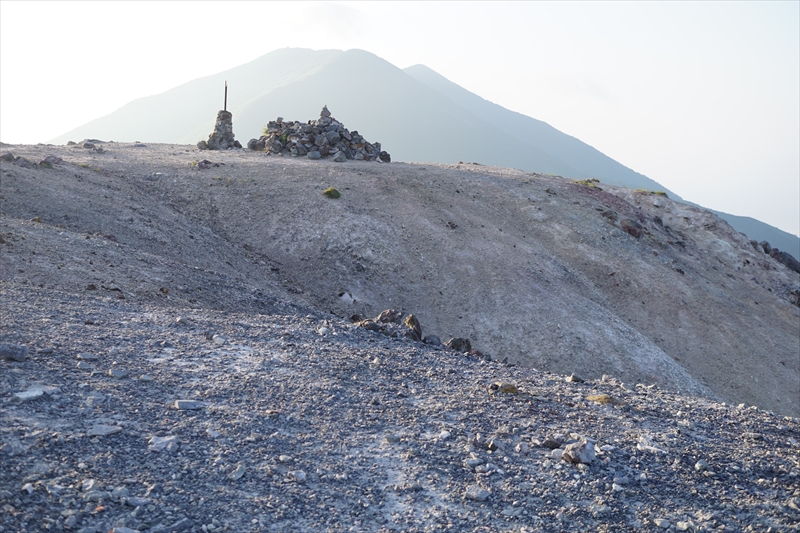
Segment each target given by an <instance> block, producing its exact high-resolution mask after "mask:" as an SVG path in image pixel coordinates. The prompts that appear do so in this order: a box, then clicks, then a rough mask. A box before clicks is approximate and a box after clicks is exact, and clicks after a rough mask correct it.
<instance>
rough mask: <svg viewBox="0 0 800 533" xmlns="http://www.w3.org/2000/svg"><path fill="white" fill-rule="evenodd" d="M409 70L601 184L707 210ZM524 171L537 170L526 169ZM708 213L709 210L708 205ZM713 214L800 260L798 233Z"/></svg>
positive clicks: (423, 70)
mask: <svg viewBox="0 0 800 533" xmlns="http://www.w3.org/2000/svg"><path fill="white" fill-rule="evenodd" d="M404 71H405V72H406V73H407V74H409V75H410V76H412V77H413V78H414V79H416V80H418V81H420V82H421V83H424V84H425V85H427V86H428V87H430V88H432V89H434V90H436V91H438V92H440V93H441V94H443V95H445V96H447V98H448V99H450V101H452V102H453V103H455V104H457V105H459V106H460V107H461V108H463V109H464V110H466V111H469V112H470V113H473V114H474V115H476V116H478V117H480V118H482V119H483V120H486V121H487V122H489V123H490V124H492V125H494V126H496V127H498V128H500V129H503V130H505V131H507V132H508V133H509V134H510V135H514V136H516V137H517V138H521V139H526V140H527V141H528V142H529V143H531V144H532V145H534V146H536V147H538V148H540V149H542V150H544V151H545V152H546V153H548V154H550V155H551V156H554V157H555V158H557V159H560V160H563V161H569V164H570V165H571V166H572V167H573V168H574V169H575V171H576V172H577V173H581V174H587V175H590V176H593V177H596V178H598V179H600V180H601V181H604V182H606V183H610V184H612V185H616V186H618V187H627V188H629V189H647V190H661V191H664V192H668V193H669V195H670V197H672V198H674V199H676V200H679V201H682V202H684V203H688V204H690V205H694V206H696V207H703V206H700V205H698V204H695V203H693V202H688V201H686V200H684V199H682V198H681V197H680V196H678V195H677V194H675V193H674V192H672V191H669V190H668V189H667V188H666V187H664V186H663V185H660V184H659V183H658V182H656V181H654V180H652V179H650V178H648V177H647V176H644V175H642V174H639V173H638V172H634V171H633V170H631V169H629V168H627V167H625V166H623V165H621V164H619V163H618V162H616V161H614V160H613V159H611V158H610V157H608V156H607V155H605V154H603V153H602V152H600V151H598V150H596V149H594V148H592V147H591V146H589V145H587V144H585V143H583V142H581V141H580V140H578V139H576V138H575V137H572V136H570V135H567V134H565V133H562V132H560V131H558V130H557V129H555V128H554V127H552V126H550V125H549V124H547V123H546V122H542V121H541V120H536V119H535V118H531V117H528V116H525V115H523V114H521V113H516V112H514V111H509V110H508V109H506V108H504V107H502V106H499V105H497V104H493V103H492V102H489V101H488V100H485V99H483V98H481V97H480V96H478V95H476V94H474V93H471V92H469V91H467V90H466V89H464V88H463V87H461V86H459V85H456V84H455V83H453V82H451V81H450V80H448V79H447V78H445V77H444V76H442V75H440V74H438V73H437V72H435V71H433V70H431V69H430V68H428V67H426V66H425V65H414V66H412V67H408V68H406V69H404ZM520 168H522V169H524V170H532V169H531V168H529V167H525V166H523V167H520ZM563 175H564V176H568V177H575V176H576V175H577V174H576V173H570V172H568V171H567V172H565V173H563ZM704 209H708V208H705V207H704ZM708 210H709V211H711V212H712V213H714V214H715V215H717V216H718V217H720V218H722V219H723V220H725V221H726V222H728V224H730V225H731V226H732V227H733V228H734V229H736V231H739V232H740V233H744V234H745V235H747V236H749V237H750V238H751V239H755V240H757V241H759V242H761V241H768V242H769V243H770V244H771V245H772V246H773V247H777V248H779V249H781V250H785V251H787V252H789V253H791V254H792V255H793V256H795V257H800V238H799V237H797V236H796V235H792V234H791V233H788V232H785V231H783V230H780V229H778V228H776V227H774V226H770V225H769V224H766V223H764V222H761V221H760V220H756V219H754V218H751V217H743V216H738V215H731V214H729V213H724V212H721V211H715V210H713V209H708Z"/></svg>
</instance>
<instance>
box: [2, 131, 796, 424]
mask: <svg viewBox="0 0 800 533" xmlns="http://www.w3.org/2000/svg"><path fill="white" fill-rule="evenodd" d="M102 147H103V149H104V151H102V152H99V151H97V150H87V149H83V148H77V147H52V146H34V147H29V146H25V147H22V146H20V147H13V146H12V147H6V148H5V149H4V151H5V150H6V149H7V150H10V151H12V152H13V153H14V154H15V155H16V156H23V157H26V158H27V159H29V160H30V161H32V162H34V163H36V162H38V161H39V160H40V159H42V158H43V157H44V156H46V155H56V156H59V157H61V158H63V160H64V163H63V164H58V165H54V168H52V169H47V168H42V167H38V166H36V167H34V168H23V167H20V166H17V165H14V164H12V163H10V162H3V163H2V165H3V166H2V173H3V174H2V180H3V196H4V197H3V200H2V202H3V211H2V216H3V225H4V233H3V239H4V243H3V244H2V245H1V246H3V256H4V261H3V265H2V271H0V273H1V274H0V275H2V278H3V280H4V282H6V283H17V284H20V283H27V284H29V285H33V286H38V285H41V286H43V287H45V288H48V287H52V288H57V289H60V290H66V291H69V292H73V293H77V292H81V291H84V292H85V290H86V288H87V287H90V286H94V287H96V288H97V290H99V291H104V292H105V293H108V294H111V295H122V296H124V298H125V299H126V301H128V302H136V301H148V302H155V301H158V302H161V303H162V304H168V305H178V306H181V305H183V306H194V307H200V308H202V307H206V308H209V307H210V308H215V309H228V310H237V311H240V310H252V311H257V312H259V311H260V312H264V311H269V310H270V309H271V306H272V305H273V301H274V300H275V298H276V297H278V298H282V297H285V298H290V299H292V300H294V301H297V302H302V303H303V304H306V305H309V306H311V307H313V308H316V309H319V310H321V311H324V312H332V313H334V314H335V315H338V316H340V317H348V316H350V315H353V314H356V313H358V314H361V315H363V316H375V315H377V314H378V313H379V312H380V311H381V310H383V309H386V308H390V307H393V308H397V309H401V310H403V311H406V312H413V313H414V314H415V316H416V317H417V318H418V319H419V320H420V322H421V323H422V325H423V334H436V335H438V336H439V337H441V338H442V339H443V340H444V339H446V338H448V337H451V336H461V337H469V338H470V339H471V340H472V343H473V347H475V348H477V349H479V350H481V351H482V352H485V353H488V354H490V355H491V356H492V358H494V359H496V360H504V359H507V360H508V361H509V362H512V363H517V364H519V365H521V366H525V367H535V368H539V369H546V370H549V371H552V372H558V373H562V374H569V373H573V372H575V373H578V374H580V375H582V376H583V377H585V378H590V379H591V378H600V377H601V376H603V375H609V376H612V377H614V378H616V379H619V380H621V381H622V382H624V383H627V384H630V385H631V386H632V385H633V384H636V383H643V384H657V385H658V386H659V387H664V388H668V389H671V390H673V391H676V392H681V393H689V394H695V395H705V396H708V397H715V398H718V399H721V400H725V401H729V402H733V403H736V404H738V403H746V404H748V405H757V406H759V407H761V408H765V409H770V410H773V411H775V412H778V413H783V414H790V415H793V416H797V415H798V414H800V406H799V405H798V400H797V398H798V394H799V391H800V385H798V382H799V381H800V379H798V375H800V357H798V353H800V346H799V345H800V340H798V335H797V331H798V328H799V327H800V308H798V305H797V294H798V292H797V290H798V288H799V287H800V275H798V274H797V273H795V272H792V271H790V270H788V269H787V268H786V267H784V266H783V265H782V264H780V263H778V262H777V261H775V260H774V259H772V258H770V257H769V256H768V255H766V254H765V253H764V252H763V250H761V249H760V247H757V246H753V245H752V244H751V243H749V242H748V240H747V238H746V237H745V236H743V235H741V234H739V233H736V232H735V231H733V230H732V229H731V228H730V227H729V226H728V225H727V224H726V223H725V222H724V221H722V220H721V219H719V218H717V217H715V216H714V215H712V214H710V213H708V212H706V211H703V210H701V209H697V208H694V207H690V206H686V205H684V204H679V203H676V202H673V201H672V200H670V199H669V198H666V197H664V196H662V195H658V194H653V193H652V192H633V191H629V190H626V189H619V188H615V187H612V186H607V185H605V184H603V183H594V182H583V183H577V182H574V181H572V180H567V179H563V178H559V177H555V176H547V175H540V174H531V173H524V172H521V171H515V170H510V169H501V168H490V167H485V166H481V165H477V164H458V165H432V164H405V163H391V164H378V163H365V162H356V161H348V162H345V163H334V162H330V161H309V160H306V159H300V158H290V157H278V156H269V155H267V154H264V153H256V152H249V151H227V152H203V153H200V152H198V151H197V150H195V149H193V148H191V147H186V146H178V145H153V144H151V145H148V146H141V145H139V146H134V145H131V144H121V143H105V144H103V145H102ZM202 157H210V158H212V159H213V161H212V163H213V165H211V166H210V167H209V168H200V167H201V166H205V165H200V166H197V165H196V164H195V163H196V162H197V159H198V158H202ZM215 165H218V166H215ZM328 187H336V188H337V189H338V190H339V191H340V192H341V193H342V194H341V197H340V198H338V199H330V198H327V197H325V196H323V194H322V191H323V190H325V189H327V188H328ZM32 220H38V221H41V222H38V221H37V222H32ZM634 235H638V236H634ZM109 236H111V238H109ZM98 253H99V254H100V255H99V256H98V255H97V254H98ZM792 291H795V292H794V293H793V292H792Z"/></svg>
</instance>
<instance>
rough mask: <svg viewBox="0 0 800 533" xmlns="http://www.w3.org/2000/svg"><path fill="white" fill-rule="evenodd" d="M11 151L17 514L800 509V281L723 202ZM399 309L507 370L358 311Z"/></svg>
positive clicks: (211, 522) (176, 525)
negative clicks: (715, 214)
mask: <svg viewBox="0 0 800 533" xmlns="http://www.w3.org/2000/svg"><path fill="white" fill-rule="evenodd" d="M98 147H99V148H101V149H102V150H97V149H96V148H98ZM3 150H4V151H5V150H9V151H12V152H14V154H15V155H16V156H17V157H20V156H22V157H25V158H26V159H27V160H28V161H30V162H32V164H31V165H30V168H26V167H25V165H24V164H22V166H20V164H14V163H12V162H10V161H8V162H5V161H4V162H2V163H0V171H1V172H2V176H1V178H2V190H1V191H0V196H2V197H1V198H0V202H2V203H1V204H0V205H2V212H0V217H2V218H1V219H0V220H2V227H1V228H0V230H1V232H0V237H1V238H2V240H0V251H1V252H2V261H0V298H2V304H3V305H2V309H0V313H1V314H2V316H1V317H0V318H1V319H0V344H2V346H0V354H1V355H0V359H2V360H0V369H1V370H2V371H0V419H1V420H2V421H0V506H2V508H3V513H2V514H0V531H9V532H11V531H14V532H16V531H44V530H71V531H85V532H101V531H108V530H116V531H117V533H124V532H126V531H127V532H130V531H196V532H199V531H204V532H207V531H342V530H351V531H429V530H430V531H432V530H444V531H581V530H588V531H659V530H661V529H664V530H670V529H671V530H678V531H722V530H724V531H794V530H798V529H799V528H798V524H800V481H799V480H798V474H800V462H799V461H798V455H799V454H798V451H800V444H799V443H798V441H800V427H799V426H798V420H797V418H794V417H793V416H796V412H800V406H797V405H796V402H797V399H796V398H797V390H798V385H797V381H798V377H797V375H798V364H799V363H800V362H798V359H800V355H799V354H800V350H796V349H795V348H797V344H800V340H798V339H797V336H796V331H797V329H796V326H797V324H798V323H800V322H798V320H799V319H798V317H800V311H798V309H799V308H798V307H797V304H796V300H795V299H794V296H793V292H792V291H794V290H795V288H796V286H797V279H798V278H797V277H796V276H797V275H796V273H794V272H791V271H789V270H788V269H786V268H785V267H784V266H783V265H781V264H779V263H777V262H776V261H774V260H773V258H770V257H769V256H768V255H766V254H764V253H763V250H761V251H759V250H758V249H757V248H755V247H753V246H752V245H750V244H749V243H748V242H747V239H746V238H745V237H744V236H741V235H739V234H735V232H732V230H730V228H728V227H726V226H725V225H724V223H721V221H718V219H714V218H710V217H709V216H708V215H707V214H706V213H704V212H702V211H699V210H693V208H688V207H685V206H684V207H681V206H680V205H674V203H672V202H671V201H669V199H664V198H663V197H661V196H658V195H650V194H642V193H633V192H628V191H624V190H616V189H613V188H610V187H604V186H603V185H602V184H599V188H598V186H597V185H598V184H594V186H592V184H576V183H573V182H568V181H567V180H563V179H561V178H556V177H549V176H540V175H531V174H526V173H521V172H517V171H512V170H505V169H487V168H485V167H480V166H479V165H453V166H452V167H446V166H429V165H407V164H398V163H391V164H386V165H384V164H380V163H376V162H373V163H367V162H346V163H334V162H319V161H304V160H300V159H293V158H281V157H276V156H267V155H266V154H261V153H253V152H246V151H229V152H216V153H211V152H203V153H202V155H203V156H206V157H209V154H210V159H213V161H211V162H210V163H207V164H206V163H203V161H202V159H200V160H198V158H199V157H200V154H201V153H200V152H198V151H197V150H195V149H193V148H190V147H183V146H169V145H158V146H144V145H141V143H139V144H138V145H130V144H129V145H122V144H116V143H110V144H98V145H96V147H95V149H90V148H79V147H74V148H67V147H50V146H26V147H18V146H13V147H9V146H4V147H3ZM48 155H52V156H56V157H60V158H61V159H62V160H63V161H62V162H58V163H53V164H51V165H50V166H51V167H52V168H46V165H45V166H40V165H38V163H39V161H40V160H42V159H44V158H45V157H46V156H48ZM216 165H218V166H216ZM331 186H335V187H337V188H338V189H339V190H340V191H341V193H342V196H341V198H339V199H338V200H332V199H328V198H325V197H324V196H323V195H322V194H321V193H322V191H323V190H324V189H326V188H328V187H331ZM509 191H510V192H509ZM612 193H613V194H612ZM389 200H393V202H392V201H389ZM395 204H397V205H395ZM656 204H660V205H656ZM601 207H602V208H603V209H600V208H601ZM609 211H613V215H612V213H609ZM638 214H641V216H638ZM523 215H524V216H526V217H527V218H522V216H523ZM655 216H658V218H659V220H660V221H661V223H660V224H659V223H658V222H656V221H655V219H654V217H655ZM634 217H635V218H634ZM612 219H613V220H612ZM625 220H629V221H638V222H637V224H638V225H639V228H640V230H641V232H642V234H641V235H640V236H639V237H638V238H637V237H634V236H632V235H630V234H629V233H627V232H626V230H625V229H624V228H625V227H626V226H627V225H628V223H627V222H626V223H624V224H623V221H625ZM532 221H533V222H532ZM490 224H491V225H490ZM633 227H634V229H636V227H635V226H633ZM665 227H666V228H667V229H664V228H665ZM523 239H529V241H523ZM678 243H680V244H678ZM514 250H518V252H514ZM654 252H656V253H654ZM514 254H516V255H514ZM792 276H795V277H792ZM440 289H441V293H440ZM426 302H428V303H426ZM638 302H642V304H638ZM676 302H682V303H676ZM636 305H642V306H643V307H636ZM504 306H505V308H504ZM581 306H582V308H583V310H582V311H580V312H579V310H580V308H581ZM387 307H398V308H401V309H404V310H406V311H413V312H414V313H415V315H416V316H418V317H419V318H420V321H421V323H422V326H423V334H438V335H439V336H441V337H442V339H443V340H444V339H446V338H447V337H448V336H464V337H469V338H471V339H472V341H473V345H475V347H477V348H479V349H480V350H481V351H484V352H487V353H490V354H491V355H492V356H493V357H492V358H493V360H492V361H487V360H485V359H484V358H480V357H474V356H470V355H465V354H462V353H457V352H455V351H452V350H445V349H443V348H442V347H437V346H429V345H425V344H422V343H419V342H413V341H409V340H406V339H402V340H398V339H392V338H389V337H386V336H384V335H381V334H379V333H375V332H371V331H367V330H364V329H361V328H357V327H355V325H353V324H352V323H351V322H350V321H349V320H347V317H349V316H350V315H351V314H354V313H360V314H362V315H364V316H375V315H377V312H379V311H381V310H382V309H384V308H387ZM481 308H482V309H483V311H484V314H483V315H481V314H480V313H479V311H480V309H481ZM650 308H652V309H650ZM465 318H466V319H469V322H467V321H465ZM693 321H698V322H699V324H695V323H693ZM658 327H663V328H674V330H671V329H667V330H663V331H662V333H661V334H660V335H659V334H658ZM792 328H794V329H792ZM701 331H705V336H704V335H701V334H700V332H701ZM748 337H749V338H748ZM576 339H577V340H576ZM739 343H742V344H743V345H744V348H737V345H738V344H739ZM18 347H25V349H27V354H25V349H22V348H18ZM755 348H758V349H755ZM748 350H749V351H750V352H752V353H750V354H749V356H747V357H746V356H745V355H744V352H746V351H748ZM531 351H532V352H533V356H530V355H531V353H530V352H531ZM525 354H528V356H529V357H528V358H527V359H526V358H525V357H523V356H524V355H525ZM704 358H705V359H706V360H704ZM503 359H507V360H508V361H509V362H512V363H518V366H509V365H508V364H504V363H502V362H499V361H500V360H503ZM698 365H699V366H698ZM703 365H705V366H703ZM534 366H535V367H537V368H540V369H541V368H547V369H549V371H546V370H537V369H536V368H533V367H534ZM564 369H566V372H564V371H563V370H564ZM698 369H700V370H701V373H700V375H698ZM551 372H552V373H551ZM573 372H575V373H577V374H579V375H581V376H582V377H583V378H585V381H581V380H580V379H579V378H577V377H574V378H573V379H570V380H568V379H567V378H566V374H568V373H573ZM726 372H727V374H726ZM748 373H749V374H748ZM745 376H746V377H747V378H748V379H749V380H750V382H746V380H745ZM654 383H657V385H654ZM728 383H734V384H735V386H733V387H728V386H727V384H728ZM753 383H756V384H758V385H753ZM763 389H767V391H766V392H764V393H763V394H762V395H761V396H758V394H759V391H761V390H763ZM678 391H684V392H691V393H693V394H694V395H692V396H689V395H682V394H681V393H679V392H678ZM748 395H749V396H748ZM715 397H716V398H720V397H721V398H723V399H728V400H729V401H728V403H721V402H720V401H719V399H714V398H715ZM748 398H761V399H763V400H764V401H765V402H769V401H771V402H772V403H768V405H767V406H768V407H769V408H771V409H772V411H769V410H765V409H763V405H764V404H763V403H762V404H761V405H762V408H757V407H749V405H750V402H747V401H746V400H747V399H748ZM776 398H777V399H782V400H783V401H782V402H778V401H775V399H776ZM730 400H742V401H744V403H742V404H741V405H739V404H740V403H741V402H740V401H734V402H733V403H731V401H730ZM775 413H779V414H775ZM784 415H791V416H784Z"/></svg>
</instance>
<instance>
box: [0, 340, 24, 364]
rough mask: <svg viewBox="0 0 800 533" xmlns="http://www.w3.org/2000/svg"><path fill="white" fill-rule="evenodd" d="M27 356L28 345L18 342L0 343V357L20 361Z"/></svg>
mask: <svg viewBox="0 0 800 533" xmlns="http://www.w3.org/2000/svg"><path fill="white" fill-rule="evenodd" d="M27 357H28V347H27V346H20V345H18V344H0V359H5V360H7V361H17V362H22V361H24V360H25V359H26V358H27Z"/></svg>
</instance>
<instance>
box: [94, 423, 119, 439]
mask: <svg viewBox="0 0 800 533" xmlns="http://www.w3.org/2000/svg"><path fill="white" fill-rule="evenodd" d="M120 431H122V428H121V427H119V426H108V425H105V424H97V425H96V426H92V427H91V428H90V429H89V431H87V432H86V434H87V435H89V436H90V437H105V436H106V435H112V434H114V433H119V432H120Z"/></svg>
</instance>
